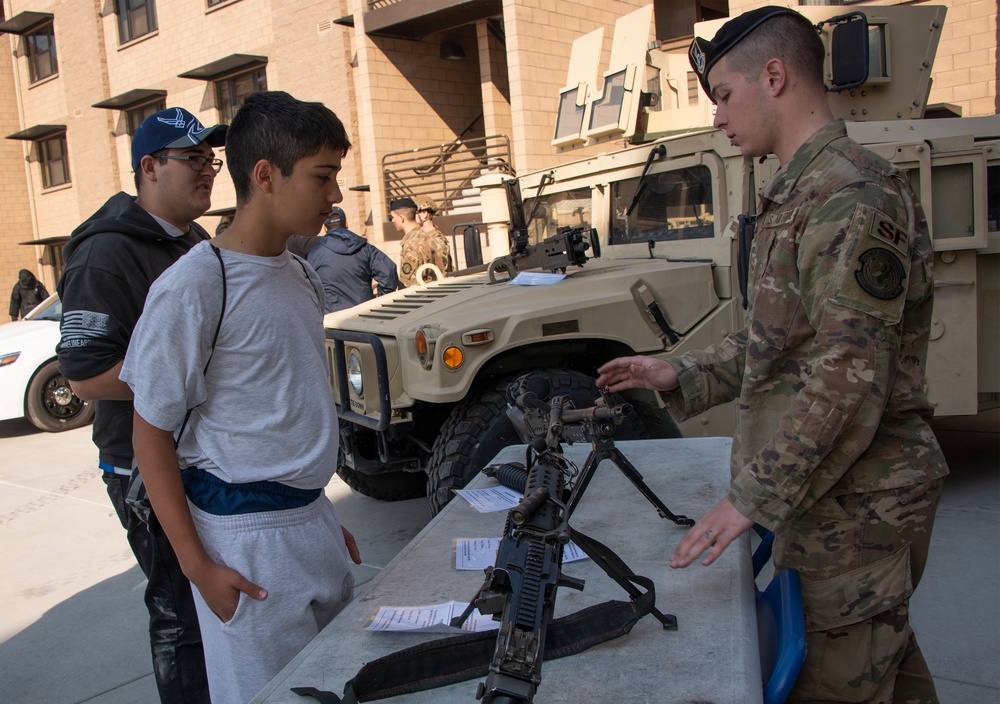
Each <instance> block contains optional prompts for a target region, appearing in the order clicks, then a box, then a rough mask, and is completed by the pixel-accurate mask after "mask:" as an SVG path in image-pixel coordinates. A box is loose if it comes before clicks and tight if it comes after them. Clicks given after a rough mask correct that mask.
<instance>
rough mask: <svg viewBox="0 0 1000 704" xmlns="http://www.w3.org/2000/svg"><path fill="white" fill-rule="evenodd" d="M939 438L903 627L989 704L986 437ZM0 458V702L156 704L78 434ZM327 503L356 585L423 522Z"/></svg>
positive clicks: (21, 435) (129, 579) (999, 492)
mask: <svg viewBox="0 0 1000 704" xmlns="http://www.w3.org/2000/svg"><path fill="white" fill-rule="evenodd" d="M989 422H990V425H989V426H987V427H986V428H985V429H987V430H988V429H992V430H996V429H997V427H996V425H995V420H994V419H991V420H990V421H989ZM939 435H940V437H941V439H942V443H943V444H944V445H945V448H946V453H947V454H948V456H949V462H950V463H951V467H952V476H951V477H950V478H949V480H948V482H947V483H946V485H945V494H944V498H943V500H942V503H941V508H940V510H939V512H938V519H937V524H936V525H935V528H934V538H933V546H932V549H931V555H930V560H929V563H928V565H927V570H926V572H925V574H924V578H923V582H922V583H921V585H920V588H919V589H918V590H917V593H916V595H915V596H914V598H913V600H912V602H911V603H912V611H913V624H914V628H915V629H916V631H917V634H918V636H919V638H920V643H921V647H922V648H923V650H924V654H925V656H926V658H927V661H928V662H929V663H930V667H931V670H932V672H933V674H934V677H935V681H936V682H937V685H938V692H939V694H940V696H941V701H942V703H943V704H996V703H997V702H998V701H1000V675H998V672H997V670H998V668H997V664H998V663H1000V596H998V591H997V584H998V583H1000V435H998V434H997V433H996V432H971V433H970V432H958V431H950V430H942V431H941V432H940V433H939ZM0 457H2V458H3V463H2V465H0V487H2V488H0V568H2V574H3V579H2V581H0V701H3V702H11V703H12V704H45V703H49V702H51V703H54V704H70V703H76V702H90V703H93V704H126V703H127V704H156V702H158V701H159V700H158V697H157V695H156V690H155V685H154V683H153V677H152V671H151V664H150V656H149V644H148V636H147V633H146V624H147V615H146V611H145V607H144V606H143V603H142V593H143V588H144V580H143V576H142V573H141V572H140V571H139V569H138V567H136V566H135V561H134V559H133V557H132V554H131V552H130V551H129V548H128V545H127V543H126V542H125V536H124V532H123V531H122V529H121V526H120V524H119V523H118V519H117V517H116V516H115V515H114V512H113V511H112V509H111V506H110V504H109V502H108V500H107V495H106V493H105V490H104V484H103V482H101V480H100V477H99V474H98V472H97V469H96V451H95V449H94V446H93V444H92V443H91V440H90V428H89V427H88V428H81V429H79V430H75V431H70V432H68V433H61V434H57V435H50V434H46V433H40V432H37V431H35V430H34V428H32V427H31V426H30V425H29V424H28V423H27V422H25V421H4V422H0ZM328 493H329V494H330V497H331V499H332V500H333V501H334V503H335V505H336V507H337V511H338V513H339V515H340V516H341V519H342V521H343V523H344V525H346V526H347V527H348V528H350V529H351V530H352V531H353V532H354V533H355V535H357V536H358V539H359V542H360V544H361V550H362V558H363V559H364V562H365V564H364V565H362V566H360V567H358V568H357V573H356V574H357V577H358V582H359V584H360V583H361V582H364V581H367V580H368V579H370V578H371V577H372V576H373V575H374V574H375V573H376V572H377V571H378V569H380V568H381V567H382V566H384V565H385V564H387V563H388V562H389V560H391V559H392V557H393V556H394V555H395V554H396V553H397V552H398V551H399V550H400V549H401V548H402V547H403V546H404V545H406V543H407V542H409V540H410V538H411V537H412V536H413V535H415V534H416V533H417V532H418V531H419V530H420V529H421V528H422V527H423V526H424V524H425V523H426V522H427V521H428V520H429V518H430V515H429V513H428V510H427V505H426V501H425V500H423V499H415V500H412V501H404V502H398V503H382V502H377V501H373V500H371V499H368V498H365V497H362V496H360V495H358V494H355V493H352V492H351V491H350V490H349V489H348V488H347V487H346V486H345V485H344V484H343V483H342V482H340V481H339V480H335V481H334V482H333V483H331V486H330V488H329V491H328ZM621 701H622V702H623V703H625V704H627V702H628V698H627V694H625V695H623V697H622V700H621Z"/></svg>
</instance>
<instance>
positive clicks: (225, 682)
mask: <svg viewBox="0 0 1000 704" xmlns="http://www.w3.org/2000/svg"><path fill="white" fill-rule="evenodd" d="M189 506H191V515H192V517H193V518H194V524H195V527H196V528H197V530H198V535H199V536H200V537H201V541H202V543H203V544H204V545H205V550H206V551H207V552H208V555H209V556H210V557H211V558H212V560H214V561H215V562H218V563H219V564H222V565H226V566H227V567H231V568H232V569H234V570H236V571H237V572H239V573H240V574H242V575H243V576H244V577H246V578H247V579H249V580H250V581H251V582H253V583H254V584H258V585H260V586H261V587H263V588H264V589H266V590H267V592H268V594H267V598H266V599H265V600H263V601H258V600H256V599H252V598H250V597H248V596H247V595H246V594H241V595H240V601H239V605H238V606H237V607H236V613H235V614H234V615H233V618H232V619H230V620H229V621H228V622H226V623H223V622H222V621H221V620H220V619H219V617H218V616H216V615H215V614H214V613H213V612H212V610H211V609H209V608H208V605H207V604H206V603H205V600H204V599H203V598H202V596H201V593H200V592H199V591H198V589H197V588H195V586H194V585H193V584H192V585H191V587H192V591H193V593H194V599H195V605H196V607H197V609H198V621H199V623H200V625H201V633H202V640H203V642H204V645H205V664H206V666H207V668H208V683H209V688H210V689H211V692H212V702H213V704H223V703H226V704H228V703H232V704H246V702H249V701H250V700H251V699H252V698H253V697H254V696H255V695H256V694H257V693H258V692H259V691H260V690H262V689H263V688H264V687H265V686H266V685H267V683H268V682H270V681H271V679H273V678H274V676H275V675H277V674H278V673H279V672H280V671H281V669H282V668H283V667H284V666H285V665H287V664H288V663H289V662H290V661H291V659H292V658H293V657H295V655H297V654H298V652H299V651H300V650H301V649H302V648H303V647H304V646H305V645H306V644H307V643H309V641H310V640H311V639H312V638H313V637H314V636H315V635H316V634H317V633H319V632H320V631H321V630H322V629H323V627H324V626H326V624H328V623H329V622H330V621H331V620H332V619H333V617H334V616H335V615H336V614H337V612H339V611H340V610H341V609H342V608H343V607H344V605H345V604H346V603H347V602H348V601H350V600H351V597H352V596H353V594H354V577H353V575H352V574H351V568H350V558H349V556H348V554H347V546H346V545H345V543H344V536H343V533H342V532H341V528H340V521H338V520H337V515H336V512H335V511H334V509H333V505H332V504H331V503H330V501H329V499H327V498H326V496H320V497H319V499H317V500H316V501H314V502H312V503H311V504H309V505H308V506H303V507H302V508H296V509H289V510H285V511H267V512H263V513H249V514H244V515H240V516H214V515H212V514H209V513H205V512H204V511H201V510H200V509H198V508H197V507H195V506H193V505H191V504H190V502H189Z"/></svg>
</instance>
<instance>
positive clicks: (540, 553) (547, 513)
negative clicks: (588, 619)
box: [451, 374, 694, 704]
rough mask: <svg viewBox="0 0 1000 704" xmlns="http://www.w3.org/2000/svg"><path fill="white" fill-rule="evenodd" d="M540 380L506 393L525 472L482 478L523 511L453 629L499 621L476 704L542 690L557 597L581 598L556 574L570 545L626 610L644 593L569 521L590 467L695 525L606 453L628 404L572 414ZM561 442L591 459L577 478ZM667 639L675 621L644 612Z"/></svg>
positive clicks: (523, 699)
mask: <svg viewBox="0 0 1000 704" xmlns="http://www.w3.org/2000/svg"><path fill="white" fill-rule="evenodd" d="M540 384H547V382H545V380H544V378H543V377H540V376H537V375H530V374H529V375H526V376H524V377H522V378H521V379H519V380H517V381H515V382H514V383H512V384H511V386H510V387H509V388H508V391H507V394H508V398H509V399H510V403H509V404H508V409H507V415H508V417H509V418H510V419H511V422H512V423H513V425H514V427H515V429H516V430H517V431H518V433H519V434H520V436H521V438H522V440H524V441H525V442H526V443H528V445H529V448H528V451H527V458H526V460H527V466H526V467H525V466H522V465H513V464H509V465H500V466H494V467H488V468H486V469H485V470H484V472H486V473H487V474H490V475H491V476H496V477H497V478H498V479H499V480H500V481H501V483H503V484H505V485H507V486H511V487H517V488H519V489H520V490H522V491H523V498H522V500H521V502H520V503H519V504H518V505H517V506H515V507H514V508H512V509H511V510H510V512H509V513H508V516H507V522H506V525H505V528H504V536H503V538H502V540H501V541H500V546H499V548H498V550H497V558H496V561H495V563H494V566H493V567H491V568H487V570H486V580H485V583H484V584H483V586H482V587H481V588H480V590H479V592H478V593H477V595H476V597H475V598H474V599H473V601H472V603H470V605H469V608H468V609H467V610H466V612H465V613H464V614H462V615H461V616H459V617H457V618H456V619H454V620H453V621H452V624H451V625H453V626H461V624H462V623H463V622H464V621H465V619H466V618H467V617H468V615H469V614H470V613H471V611H472V608H473V605H475V607H477V608H478V609H479V611H480V613H483V614H492V615H493V618H494V619H495V620H499V621H500V630H499V633H498V634H497V640H496V649H495V651H494V655H493V658H492V661H491V663H490V666H489V674H488V675H487V677H486V680H485V681H484V682H481V683H480V685H479V688H478V691H477V693H476V698H477V699H482V700H483V701H484V702H486V704H531V702H532V701H533V699H534V694H535V691H536V689H537V688H538V685H539V683H540V682H541V666H542V660H543V657H544V654H545V641H546V633H547V629H548V626H549V623H550V622H551V621H552V614H553V611H554V609H555V597H556V589H557V587H560V586H564V587H571V588H573V589H578V590H582V589H583V587H584V582H583V580H580V579H575V578H573V577H569V576H566V575H564V574H563V573H562V571H561V568H562V555H563V547H564V546H565V545H566V543H568V542H569V541H570V539H572V540H574V541H575V542H576V543H577V545H578V546H579V547H580V548H581V549H582V550H583V551H584V552H586V553H587V554H588V555H589V556H590V557H591V558H592V559H593V560H594V561H595V562H596V563H597V564H598V565H600V567H601V568H602V569H603V570H604V571H605V573H606V574H608V576H610V577H611V578H612V579H613V580H614V581H615V582H617V583H618V584H619V585H621V586H622V587H623V588H624V589H625V590H626V591H627V592H628V593H629V596H630V597H632V599H633V600H636V599H638V598H639V597H641V596H643V595H644V592H642V591H641V590H640V589H638V588H637V587H636V584H642V585H643V586H646V587H647V589H649V590H651V589H652V582H650V581H649V580H645V578H642V577H637V576H636V575H634V574H633V573H632V571H631V570H630V569H628V566H627V565H625V563H624V562H623V561H622V560H621V559H620V558H618V557H617V556H616V555H614V553H613V552H611V551H610V550H609V549H608V548H606V547H605V546H603V545H601V544H600V543H599V542H597V541H596V540H594V539H592V538H589V537H587V536H585V535H583V534H582V533H579V532H578V531H576V530H574V529H572V528H571V527H570V525H569V518H570V515H571V514H572V512H573V509H574V508H575V507H576V505H577V504H578V503H579V501H580V499H581V498H582V496H583V492H584V491H585V490H586V488H587V485H588V484H589V483H590V480H591V478H592V477H593V473H594V471H595V470H596V469H597V465H598V464H600V462H601V460H603V459H612V460H613V461H614V462H615V464H616V465H617V466H618V468H619V469H620V470H621V471H622V472H623V473H624V474H625V475H626V476H627V477H628V478H629V480H630V481H631V482H632V483H633V484H635V485H636V487H638V488H639V489H640V491H641V492H642V493H643V495H644V496H646V498H647V499H648V500H649V501H650V502H651V503H653V505H654V506H655V507H656V509H657V511H658V512H659V513H660V515H661V516H662V517H664V518H669V519H670V520H672V521H673V522H674V523H676V524H678V525H683V526H690V525H693V524H694V521H693V520H691V519H690V518H687V517H686V516H678V515H675V514H673V513H671V512H670V510H669V509H667V507H666V506H665V505H664V504H663V502H662V501H660V500H659V499H658V498H657V497H656V495H655V494H653V492H652V491H651V490H650V489H649V487H648V486H646V484H645V483H644V482H643V481H642V476H641V475H640V474H639V472H638V471H636V469H635V467H633V466H632V465H631V464H630V463H629V462H628V460H626V459H625V457H624V455H622V454H621V453H620V452H618V450H617V449H616V448H615V447H614V440H613V439H612V436H613V434H614V432H615V430H616V428H617V427H618V426H619V425H621V423H622V422H623V420H624V419H625V418H626V416H627V414H628V412H629V410H630V408H629V406H628V404H617V405H616V404H614V403H613V402H612V400H611V398H610V397H609V396H608V395H607V393H606V392H604V391H602V396H601V398H599V399H598V400H597V402H596V404H595V405H594V406H593V407H591V408H581V409H577V408H575V407H574V406H573V403H572V401H571V400H570V398H569V397H568V396H556V397H554V398H552V399H551V400H550V401H543V400H542V399H543V398H544V397H545V396H547V395H548V389H547V388H544V389H543V388H539V385H540ZM563 441H566V442H569V443H571V444H572V443H573V442H591V443H592V444H593V451H592V452H591V454H590V456H589V457H588V458H587V461H586V463H585V464H584V466H583V469H582V470H578V469H577V468H576V467H575V466H574V465H573V464H572V463H571V462H570V461H568V460H567V459H566V458H565V457H564V456H563V454H562V448H561V443H562V442H563ZM649 612H650V613H652V614H653V615H654V616H655V617H656V618H657V620H659V621H660V623H662V624H663V627H664V628H665V629H673V630H675V629H676V628H677V619H676V618H675V617H674V616H673V615H670V614H663V613H661V612H660V611H658V610H657V609H656V607H655V606H652V605H650V607H649Z"/></svg>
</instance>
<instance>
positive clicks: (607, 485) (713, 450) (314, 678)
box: [254, 438, 761, 704]
mask: <svg viewBox="0 0 1000 704" xmlns="http://www.w3.org/2000/svg"><path fill="white" fill-rule="evenodd" d="M729 447H730V440H729V439H728V438H698V439H680V440H636V441H629V442H621V443H618V448H619V449H620V450H621V451H622V453H623V454H624V455H625V457H627V458H628V460H629V461H630V462H631V463H632V464H633V465H634V466H635V468H636V469H638V471H639V472H640V473H641V474H642V475H643V478H644V480H645V482H646V484H648V485H649V487H650V488H651V489H652V490H653V491H654V492H655V493H656V494H657V495H658V496H659V498H660V499H661V500H662V501H663V502H664V503H665V504H666V505H667V507H668V508H669V509H670V510H671V511H672V512H674V513H675V514H683V515H686V516H689V517H691V518H695V519H697V518H699V517H700V516H701V515H702V514H703V513H704V512H705V511H706V510H708V509H709V508H710V507H711V506H713V505H714V504H715V503H716V502H717V501H718V500H719V499H720V498H721V497H722V496H723V495H724V492H725V488H726V487H727V486H728V483H729ZM565 449H566V456H567V457H568V458H569V459H570V460H571V461H573V462H574V463H575V464H576V465H577V466H578V467H579V466H582V465H583V463H584V461H585V460H586V457H587V455H588V454H589V452H590V446H589V445H581V444H575V445H573V446H566V448H565ZM517 461H521V462H523V461H524V448H523V446H518V447H509V448H506V449H505V450H504V451H502V452H501V453H500V454H499V455H497V458H496V460H495V462H517ZM495 483H496V482H495V480H493V479H489V478H487V477H485V476H483V475H480V476H479V477H477V478H476V479H475V480H474V481H473V482H472V484H470V486H469V488H482V487H486V486H493V485H495ZM383 508H384V510H386V511H392V504H385V506H384V507H383ZM505 517H506V511H501V512H497V513H488V514H481V513H477V512H476V511H475V510H474V509H472V508H471V507H470V506H469V505H468V504H467V503H466V502H465V501H464V500H463V499H460V498H456V499H455V500H453V501H452V502H451V503H450V504H449V505H448V506H447V507H446V508H445V509H444V510H443V511H442V512H441V513H440V514H438V515H437V516H436V517H435V518H434V519H433V520H432V521H431V522H430V523H428V524H427V526H426V527H425V528H424V530H423V531H421V532H420V533H419V534H418V535H417V536H416V537H415V538H414V539H413V540H412V541H411V542H410V544H409V545H407V546H406V548H404V549H403V551H402V552H400V553H399V555H397V556H396V558H395V559H394V560H393V561H392V562H391V563H389V565H387V566H386V568H385V569H384V570H382V572H381V573H379V575H378V576H377V577H376V578H375V579H373V580H372V581H371V582H370V583H369V584H368V585H367V588H366V589H365V590H364V592H363V593H362V594H361V595H359V596H358V597H357V598H356V599H355V600H354V601H352V602H351V603H350V604H348V605H347V607H346V608H345V609H344V610H343V611H342V612H341V613H340V614H339V615H338V616H337V618H335V619H334V620H333V621H332V622H331V623H330V624H329V625H328V626H327V627H326V628H325V629H324V630H323V632H322V633H320V634H319V635H318V636H317V637H316V638H315V639H314V640H313V641H312V642H311V643H310V644H309V645H308V646H307V647H306V648H304V649H303V651H302V652H301V653H299V655H298V656H297V657H296V658H295V659H294V660H293V661H292V662H291V663H289V665H288V666H287V667H286V668H285V669H284V670H283V671H282V672H281V673H280V674H279V675H278V676H277V677H276V678H275V679H274V680H273V681H272V682H271V683H270V685H269V686H268V687H267V688H265V689H264V691H263V692H261V693H260V694H259V695H258V696H257V698H256V699H254V702H258V703H264V702H267V703H268V704H278V703H286V704H292V703H294V704H306V703H307V702H309V701H315V700H312V699H310V698H303V697H300V696H298V695H296V694H295V693H293V692H291V691H290V688H291V687H297V686H311V687H316V688H317V689H321V690H329V691H332V692H335V693H337V694H338V695H339V694H342V693H343V689H344V684H345V682H347V680H349V679H350V678H351V677H353V676H354V674H355V673H356V672H357V670H358V668H360V667H361V666H362V665H363V664H364V663H366V662H368V661H370V660H374V659H375V658H378V657H380V656H382V655H386V654H388V653H391V652H393V651H395V650H398V649H401V648H404V647H408V646H411V645H416V644H417V643H420V642H423V641H425V640H430V639H433V638H441V637H445V636H441V635H430V634H414V633H388V632H378V633H376V632H369V631H366V630H365V627H366V626H367V625H368V624H369V622H370V621H371V617H372V616H373V615H374V614H375V612H376V611H377V610H378V608H379V607H380V606H404V605H408V606H416V605H430V604H438V603H443V602H447V601H450V600H459V601H468V600H469V599H471V598H472V597H473V595H474V594H475V592H476V590H477V589H478V588H479V586H480V585H481V584H482V581H483V574H482V573H481V572H476V571H472V572H467V571H456V570H455V567H454V565H455V554H454V540H455V539H456V538H486V537H499V536H500V535H501V534H502V531H503V524H504V519H505ZM571 525H572V526H573V527H574V528H576V529H577V530H579V531H581V532H583V533H586V534H587V535H589V536H591V537H593V538H596V539H597V540H599V541H601V542H602V543H604V544H605V545H607V546H608V547H610V548H612V549H613V550H615V552H617V553H618V555H619V556H620V557H621V558H622V559H624V560H625V562H626V563H627V564H628V565H629V567H631V568H632V569H633V571H634V572H635V573H636V574H640V575H643V576H646V577H649V578H650V579H652V580H653V581H654V582H655V584H656V606H657V608H659V610H660V611H662V612H664V613H670V614H674V615H676V616H677V620H678V626H679V628H678V630H676V631H667V630H664V629H663V628H662V627H661V626H660V624H659V622H658V621H657V620H656V619H655V618H654V617H653V616H651V615H649V616H646V617H644V618H643V619H642V620H640V621H639V622H638V623H637V624H636V625H635V627H634V628H633V629H632V632H631V633H630V634H628V635H626V636H624V637H621V638H618V639H616V640H612V641H609V642H606V643H603V644H601V645H598V646H595V647H593V648H591V649H589V650H587V651H585V652H583V653H580V654H577V655H572V656H569V657H566V658H561V659H558V660H549V661H546V662H545V663H544V664H543V666H542V681H541V684H540V685H539V688H538V692H537V695H536V697H535V701H536V702H537V703H538V704H563V703H565V704H580V703H581V702H588V701H612V702H627V703H628V704H643V703H646V702H648V703H649V704H669V703H670V702H677V703H678V704H680V703H682V702H719V703H722V702H725V703H726V704H759V703H760V702H761V685H760V665H759V658H758V651H757V620H756V612H755V607H754V597H753V589H754V587H753V579H752V573H751V564H750V544H749V539H748V538H743V539H741V540H739V541H737V542H736V543H734V544H733V545H731V546H730V547H729V549H728V550H726V552H725V553H724V554H723V555H722V557H721V558H719V560H718V561H717V562H716V563H715V564H713V565H711V566H710V567H704V566H702V565H701V564H700V562H696V563H695V564H693V565H691V566H689V567H687V568H686V569H682V570H677V569H671V568H670V567H669V566H668V564H667V563H668V560H669V556H670V554H671V552H672V551H673V549H674V547H675V546H676V545H677V542H678V541H679V540H680V538H681V536H682V535H683V534H684V532H685V530H686V529H685V528H682V527H679V526H676V525H674V524H673V523H671V522H669V521H667V520H664V519H662V518H660V517H659V516H658V515H657V513H656V510H655V509H654V508H653V506H652V505H651V504H650V503H649V502H648V501H646V499H645V498H644V497H643V496H642V495H641V494H639V491H638V490H637V489H636V488H635V487H634V486H633V485H632V484H631V483H630V482H629V481H628V479H626V477H625V476H624V475H623V474H622V473H621V472H619V471H618V470H617V469H616V468H615V466H614V465H613V464H612V463H611V462H609V461H605V462H603V463H602V464H601V465H600V466H599V467H598V469H597V471H596V472H595V475H594V479H593V481H592V482H591V484H590V486H589V487H588V489H587V491H586V492H585V494H584V496H583V499H582V501H581V502H580V504H579V506H578V507H577V509H576V511H575V512H574V515H573V517H572V520H571ZM563 572H564V573H566V574H568V575H570V576H573V577H577V578H581V579H585V580H586V588H585V589H584V591H583V592H577V591H574V590H572V589H565V588H560V589H559V591H558V594H557V597H556V616H557V617H558V616H562V615H564V614H567V613H571V612H574V611H577V610H579V609H581V608H584V607H586V606H590V605H592V604H596V603H600V602H602V601H606V600H608V599H615V600H620V601H625V600H627V599H628V597H627V595H626V594H625V592H624V591H623V590H622V589H621V588H620V587H619V586H618V585H617V584H615V583H614V582H613V581H612V580H611V579H610V578H609V577H608V576H607V575H605V574H604V572H603V571H601V569H600V568H599V567H597V566H596V565H595V564H593V562H592V561H590V560H584V561H581V562H572V563H569V564H564V566H563ZM479 681H480V680H469V681H467V682H463V683H459V684H454V685H450V686H448V687H442V688H439V689H433V690H429V691H426V692H418V693H416V694H409V695H404V696H398V697H393V698H391V699H384V700H381V701H385V702H389V703H394V702H400V703H402V702H405V703H406V704H432V703H433V704H442V703H446V702H475V693H476V687H477V686H478V684H479Z"/></svg>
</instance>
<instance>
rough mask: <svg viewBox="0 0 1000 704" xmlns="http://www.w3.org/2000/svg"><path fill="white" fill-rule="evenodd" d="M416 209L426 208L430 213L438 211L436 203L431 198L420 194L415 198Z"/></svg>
mask: <svg viewBox="0 0 1000 704" xmlns="http://www.w3.org/2000/svg"><path fill="white" fill-rule="evenodd" d="M417 210H427V211H429V212H431V213H436V212H437V211H438V204H437V203H435V202H434V199H433V198H429V197H427V196H421V197H420V198H418V199H417Z"/></svg>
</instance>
